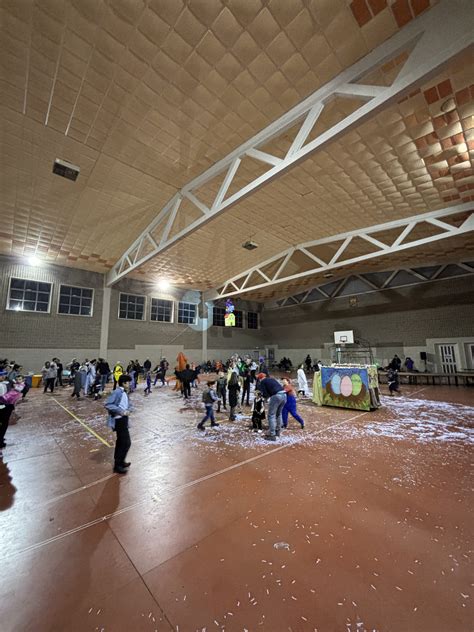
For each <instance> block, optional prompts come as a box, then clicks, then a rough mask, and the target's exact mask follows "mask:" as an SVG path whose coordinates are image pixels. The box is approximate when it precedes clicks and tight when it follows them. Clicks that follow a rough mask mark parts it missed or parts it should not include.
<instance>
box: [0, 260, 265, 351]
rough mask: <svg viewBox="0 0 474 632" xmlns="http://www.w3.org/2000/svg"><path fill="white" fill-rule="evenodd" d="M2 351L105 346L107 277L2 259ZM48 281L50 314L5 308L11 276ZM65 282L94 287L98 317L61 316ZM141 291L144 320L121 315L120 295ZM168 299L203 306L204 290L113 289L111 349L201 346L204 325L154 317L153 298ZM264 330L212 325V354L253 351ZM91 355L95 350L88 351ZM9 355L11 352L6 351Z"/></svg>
mask: <svg viewBox="0 0 474 632" xmlns="http://www.w3.org/2000/svg"><path fill="white" fill-rule="evenodd" d="M0 273H1V281H0V350H1V349H49V350H54V349H87V350H90V349H97V350H98V348H99V344H100V326H101V315H102V298H103V291H102V287H103V282H104V278H103V276H102V275H101V274H96V273H93V272H88V271H85V270H76V269H73V268H66V267H61V266H52V265H49V266H44V267H31V266H28V265H25V264H23V263H18V262H16V261H14V260H12V259H11V258H7V257H0ZM11 276H13V277H18V278H24V279H32V280H38V281H47V282H48V283H52V284H53V288H52V299H51V312H50V313H49V314H42V313H30V312H21V313H19V312H13V311H9V310H7V309H6V304H7V298H8V285H9V280H10V277H11ZM61 283H64V284H69V285H77V286H80V287H89V288H93V289H94V310H93V316H92V317H90V318H88V317H80V316H65V315H59V314H57V304H58V294H59V285H60V284H61ZM120 292H125V293H129V294H140V295H145V296H146V297H147V303H146V319H145V320H144V321H133V320H122V319H119V318H118V307H119V294H120ZM152 297H156V298H164V299H168V300H172V301H174V302H175V311H176V313H175V317H174V320H175V321H176V320H177V304H176V303H177V301H179V300H184V301H188V302H190V303H196V304H198V303H199V301H200V294H199V293H198V292H194V291H190V290H179V289H173V290H171V291H169V292H163V291H161V290H157V289H156V287H155V285H154V284H153V283H145V282H142V281H137V280H135V279H129V278H127V279H123V280H122V281H120V282H119V283H117V285H115V286H114V287H113V289H112V293H111V306H110V323H109V343H108V347H109V349H134V348H135V345H151V346H152V345H156V346H159V347H166V346H168V345H183V346H184V348H185V349H200V348H201V346H202V331H201V328H200V327H199V326H197V327H194V326H188V325H182V324H178V323H177V322H174V323H160V322H155V321H151V320H150V311H151V298H152ZM235 303H236V308H237V309H243V310H246V311H247V310H248V311H259V309H260V307H259V305H258V304H256V303H247V302H245V301H238V300H237V301H235ZM260 337H261V330H247V329H229V328H227V329H226V330H224V328H223V327H211V328H210V329H209V332H208V348H209V355H210V356H212V349H213V348H215V349H239V350H240V349H253V348H254V347H256V346H259V344H258V341H259V338H260ZM88 354H89V355H90V353H88ZM7 355H8V354H7Z"/></svg>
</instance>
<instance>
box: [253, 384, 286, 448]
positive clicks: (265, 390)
mask: <svg viewBox="0 0 474 632" xmlns="http://www.w3.org/2000/svg"><path fill="white" fill-rule="evenodd" d="M257 378H258V380H259V381H258V385H257V389H258V390H259V391H260V392H261V393H262V395H263V397H264V398H265V399H268V434H267V435H265V439H267V440H268V441H276V438H277V437H279V436H280V431H281V425H282V412H283V407H284V405H285V404H286V393H285V391H284V388H283V386H282V385H281V384H280V382H278V380H275V378H273V377H267V376H266V375H265V374H264V373H259V374H258V375H257Z"/></svg>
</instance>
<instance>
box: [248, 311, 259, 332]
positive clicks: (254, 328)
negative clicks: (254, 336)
mask: <svg viewBox="0 0 474 632" xmlns="http://www.w3.org/2000/svg"><path fill="white" fill-rule="evenodd" d="M249 314H255V316H256V317H257V326H256V327H249ZM246 316H247V318H246V321H247V323H246V324H247V329H252V330H254V331H256V330H257V329H260V318H259V313H258V312H250V311H249V312H247V314H246Z"/></svg>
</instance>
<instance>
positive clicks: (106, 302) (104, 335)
mask: <svg viewBox="0 0 474 632" xmlns="http://www.w3.org/2000/svg"><path fill="white" fill-rule="evenodd" d="M111 295H112V288H110V287H107V286H106V285H105V280H104V289H103V294H102V320H101V323H100V345H99V356H100V357H101V358H107V352H108V346H109V321H110V297H111Z"/></svg>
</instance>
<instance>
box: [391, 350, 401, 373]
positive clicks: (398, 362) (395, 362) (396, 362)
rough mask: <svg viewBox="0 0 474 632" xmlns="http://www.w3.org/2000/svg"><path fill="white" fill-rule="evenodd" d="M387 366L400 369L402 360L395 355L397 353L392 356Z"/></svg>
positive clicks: (396, 369)
mask: <svg viewBox="0 0 474 632" xmlns="http://www.w3.org/2000/svg"><path fill="white" fill-rule="evenodd" d="M389 366H390V368H391V369H392V370H393V371H400V369H401V368H402V361H401V360H400V358H399V357H398V356H397V354H395V355H394V356H393V358H392V361H391V362H390V365H389Z"/></svg>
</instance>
